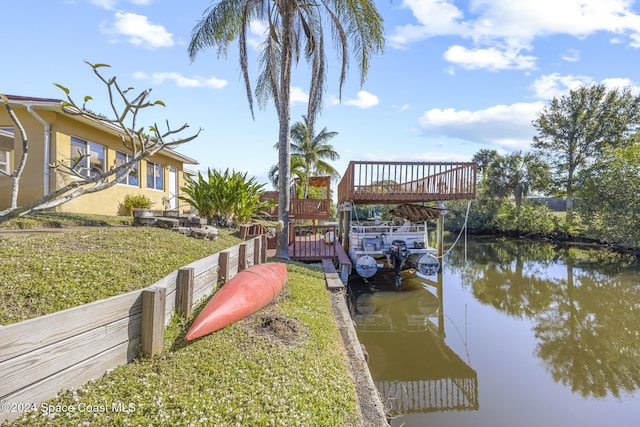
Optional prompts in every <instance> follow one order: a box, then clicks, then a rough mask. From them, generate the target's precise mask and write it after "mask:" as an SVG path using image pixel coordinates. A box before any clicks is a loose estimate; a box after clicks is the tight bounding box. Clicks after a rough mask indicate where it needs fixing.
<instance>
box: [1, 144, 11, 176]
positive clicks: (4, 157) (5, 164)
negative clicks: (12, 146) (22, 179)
mask: <svg viewBox="0 0 640 427" xmlns="http://www.w3.org/2000/svg"><path fill="white" fill-rule="evenodd" d="M0 171H2V172H4V173H6V174H7V175H9V173H10V172H9V152H8V151H6V150H0Z"/></svg>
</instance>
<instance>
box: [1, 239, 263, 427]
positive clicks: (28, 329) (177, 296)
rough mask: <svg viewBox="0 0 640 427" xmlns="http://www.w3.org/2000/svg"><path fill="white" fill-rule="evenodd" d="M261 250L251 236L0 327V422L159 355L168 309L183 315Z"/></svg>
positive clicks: (259, 242) (255, 258) (255, 260)
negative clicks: (150, 280)
mask: <svg viewBox="0 0 640 427" xmlns="http://www.w3.org/2000/svg"><path fill="white" fill-rule="evenodd" d="M266 253H267V251H266V239H265V238H263V236H257V237H255V238H253V239H251V240H247V241H245V242H243V243H241V244H238V245H236V246H233V247H231V248H229V249H227V250H225V251H222V252H219V253H216V254H214V255H211V256H209V257H206V258H203V259H201V260H198V261H195V262H193V263H191V264H189V265H186V266H184V267H182V268H180V269H179V270H176V271H174V272H172V273H171V274H169V275H168V276H166V277H164V278H162V279H160V280H159V281H157V282H156V283H154V284H152V285H151V286H149V287H147V288H145V289H141V290H137V291H133V292H129V293H127V294H122V295H117V296H114V297H111V298H107V299H104V300H101V301H95V302H92V303H89V304H85V305H82V306H79V307H74V308H71V309H68V310H64V311H60V312H57V313H52V314H48V315H46V316H41V317H37V318H34V319H29V320H25V321H23V322H19V323H14V324H10V325H7V326H0V407H1V408H2V410H0V423H2V422H3V421H4V420H12V419H15V418H17V417H19V416H20V414H21V413H22V412H24V411H25V408H26V409H28V408H34V407H35V408H36V409H37V410H39V405H40V403H41V402H43V401H45V400H48V399H50V398H52V397H54V396H55V395H56V394H57V393H58V392H60V391H61V390H66V389H70V388H75V387H79V386H81V385H83V384H86V383H87V382H89V381H90V380H91V379H96V378H99V377H101V376H103V375H104V374H105V372H106V371H108V370H110V369H113V368H115V367H117V366H119V365H124V364H126V363H129V362H131V361H132V360H133V359H135V358H136V357H137V356H138V354H137V350H138V349H142V352H143V353H146V354H149V355H155V354H159V353H160V352H162V348H163V344H164V330H165V326H166V325H167V324H168V322H169V320H170V319H171V317H172V316H173V314H174V313H179V314H182V315H185V316H189V315H190V314H191V312H192V310H193V309H194V308H195V307H196V306H197V305H198V304H199V302H200V300H202V298H205V297H207V296H208V295H210V294H211V293H212V292H213V291H214V290H215V289H216V288H217V287H218V286H219V285H220V284H222V283H224V282H226V281H227V280H229V279H231V278H232V277H233V276H235V275H236V274H238V272H239V271H241V270H243V269H245V268H247V267H249V266H251V265H253V264H260V263H263V262H265V261H266V259H267V256H266Z"/></svg>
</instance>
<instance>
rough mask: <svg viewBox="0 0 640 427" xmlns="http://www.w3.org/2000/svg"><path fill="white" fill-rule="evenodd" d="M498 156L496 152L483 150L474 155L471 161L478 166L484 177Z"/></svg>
mask: <svg viewBox="0 0 640 427" xmlns="http://www.w3.org/2000/svg"><path fill="white" fill-rule="evenodd" d="M498 156H499V154H498V152H497V151H496V150H489V149H487V148H483V149H482V150H480V151H478V152H477V153H476V154H474V155H473V157H472V158H471V160H472V161H473V162H475V163H476V164H477V165H478V172H480V176H481V177H482V175H483V174H484V173H485V171H486V170H487V169H488V168H489V165H490V164H491V163H493V162H494V161H495V159H496V158H497V157H498Z"/></svg>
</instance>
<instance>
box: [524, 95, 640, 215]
mask: <svg viewBox="0 0 640 427" xmlns="http://www.w3.org/2000/svg"><path fill="white" fill-rule="evenodd" d="M639 124H640V96H637V95H633V93H632V91H631V89H630V88H625V89H621V90H618V89H613V90H607V88H606V87H605V86H604V85H602V84H598V85H593V86H590V87H585V86H581V87H579V88H577V89H573V90H571V91H570V92H569V94H567V95H564V96H561V97H560V98H554V99H553V100H552V101H551V103H550V104H549V105H547V106H546V107H545V108H543V110H542V111H541V112H539V113H538V115H537V117H536V119H535V120H534V121H533V126H534V128H535V129H536V131H537V132H538V134H537V135H536V136H535V137H534V138H533V148H534V149H535V150H536V151H537V152H538V153H540V154H541V155H542V156H543V157H544V158H545V159H547V160H548V161H549V162H550V166H551V168H552V171H553V186H554V188H555V189H556V190H557V191H559V192H561V193H564V194H566V196H567V200H566V207H567V220H568V221H569V222H571V219H572V214H573V208H574V194H575V192H576V186H577V185H578V175H579V173H580V172H582V171H583V170H584V169H585V168H587V167H588V166H589V164H590V163H591V162H592V161H593V160H594V159H595V158H596V157H597V156H598V155H600V154H601V153H602V152H603V150H604V149H605V147H607V146H613V147H616V146H621V145H625V144H628V143H629V142H630V141H631V140H632V138H631V135H633V134H634V133H636V132H637V131H638V126H639Z"/></svg>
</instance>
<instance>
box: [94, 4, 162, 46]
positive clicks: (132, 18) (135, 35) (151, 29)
mask: <svg viewBox="0 0 640 427" xmlns="http://www.w3.org/2000/svg"><path fill="white" fill-rule="evenodd" d="M102 31H103V32H104V33H107V34H114V35H122V36H125V37H127V38H128V40H129V43H131V44H133V45H136V46H142V47H145V48H147V49H158V48H162V47H171V46H173V45H174V42H173V35H172V34H171V33H169V32H168V31H167V30H166V29H165V28H164V27H163V26H162V25H154V24H152V23H150V22H149V21H148V19H147V17H146V16H144V15H138V14H135V13H122V12H116V14H115V20H114V22H113V25H111V26H103V28H102Z"/></svg>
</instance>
